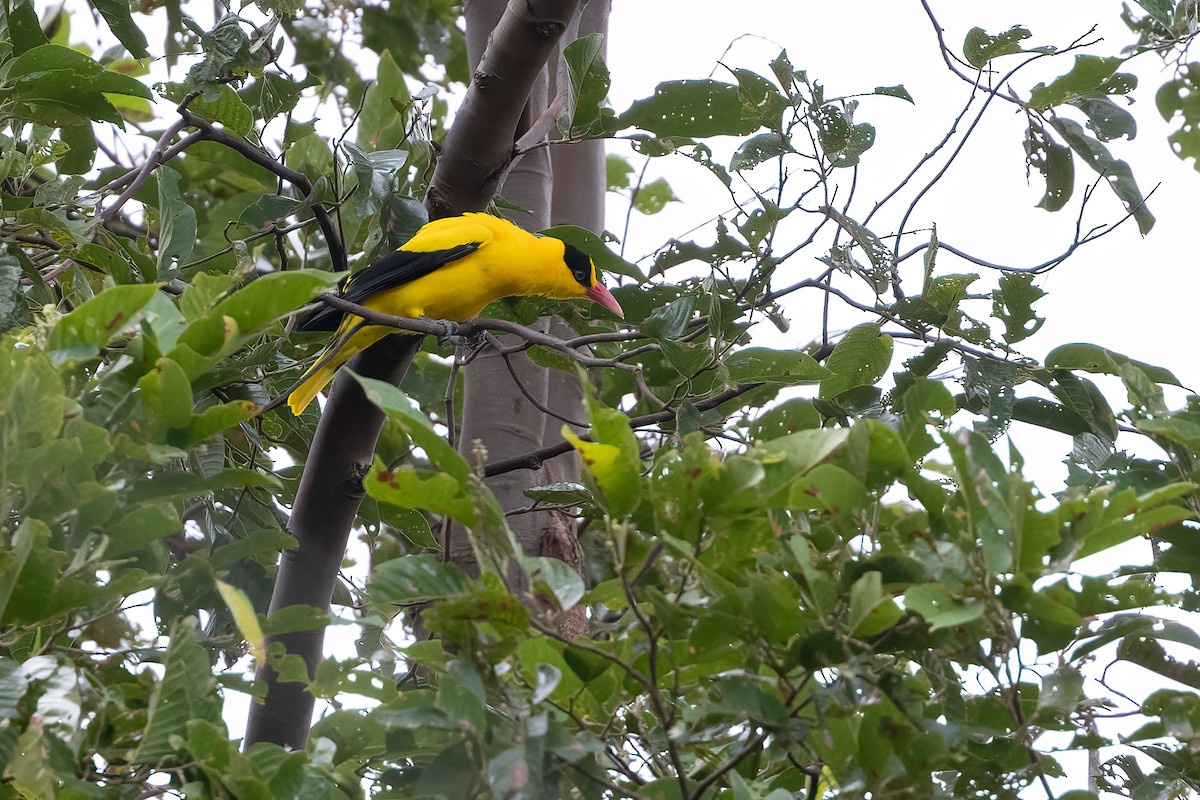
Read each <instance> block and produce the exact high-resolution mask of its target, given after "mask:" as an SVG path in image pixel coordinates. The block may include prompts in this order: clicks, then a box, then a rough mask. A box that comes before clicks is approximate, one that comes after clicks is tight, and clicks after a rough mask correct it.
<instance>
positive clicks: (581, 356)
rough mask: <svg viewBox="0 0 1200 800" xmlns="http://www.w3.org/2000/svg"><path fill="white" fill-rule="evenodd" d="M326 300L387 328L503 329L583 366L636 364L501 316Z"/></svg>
mask: <svg viewBox="0 0 1200 800" xmlns="http://www.w3.org/2000/svg"><path fill="white" fill-rule="evenodd" d="M320 299H321V300H324V301H325V303H326V304H327V305H329V306H331V307H333V308H336V309H338V310H340V311H345V312H348V313H350V314H354V315H355V316H358V317H361V318H362V319H364V320H365V321H366V322H368V323H369V324H371V325H383V326H385V327H388V328H396V329H397V330H401V331H411V332H413V333H421V334H425V335H427V336H437V337H440V338H451V337H461V338H464V339H469V338H471V337H472V336H474V335H476V334H479V333H482V332H484V331H503V332H504V333H511V334H514V335H516V336H519V337H521V338H522V339H524V340H525V341H527V342H530V343H532V344H537V345H541V346H543V347H548V348H550V349H552V350H557V351H558V352H560V353H562V354H564V355H566V356H568V357H569V358H571V359H572V360H574V361H577V362H578V363H580V364H582V365H583V366H585V367H616V368H617V369H624V370H626V371H629V372H632V371H634V370H636V369H637V367H635V366H632V365H629V364H622V363H621V362H619V361H617V360H616V359H611V358H596V357H595V356H592V355H589V354H587V353H582V352H580V351H579V350H576V349H575V348H573V347H570V346H568V345H567V344H566V343H565V342H564V341H563V340H562V339H559V338H558V337H557V336H552V335H551V334H548V333H543V332H542V331H538V330H534V329H533V328H530V327H528V326H525V325H521V324H518V323H516V322H509V321H508V320H503V319H488V318H486V317H476V318H475V319H469V320H467V321H465V322H451V321H449V320H432V319H428V318H425V317H422V318H420V319H414V318H412V317H397V316H394V315H392V314H383V313H381V312H378V311H373V310H372V309H369V308H367V307H366V306H360V305H358V304H357V303H351V302H349V301H347V300H344V299H343V298H341V297H338V296H337V295H336V294H332V293H329V294H323V295H321V297H320Z"/></svg>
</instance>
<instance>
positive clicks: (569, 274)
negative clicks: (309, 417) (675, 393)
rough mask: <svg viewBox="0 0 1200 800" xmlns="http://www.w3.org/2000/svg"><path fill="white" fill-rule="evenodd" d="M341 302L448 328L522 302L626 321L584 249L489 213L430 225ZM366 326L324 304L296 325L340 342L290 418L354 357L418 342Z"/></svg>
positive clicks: (342, 291)
mask: <svg viewBox="0 0 1200 800" xmlns="http://www.w3.org/2000/svg"><path fill="white" fill-rule="evenodd" d="M338 296H339V297H341V298H342V299H344V300H347V301H349V302H351V303H357V304H359V305H362V306H365V307H366V308H369V309H371V310H372V311H378V312H380V313H383V314H391V315H393V316H399V317H428V318H430V319H440V320H449V321H451V322H462V321H464V320H467V319H470V318H471V317H473V316H475V315H476V314H478V313H479V312H480V311H482V310H483V309H484V307H485V306H487V305H488V304H489V303H491V302H492V301H494V300H499V299H501V298H504V297H515V296H532V297H548V298H551V299H555V300H569V299H573V298H584V297H586V298H589V299H591V300H592V301H593V302H595V303H597V304H599V305H600V306H601V307H603V308H606V309H608V310H609V311H611V312H612V313H614V314H616V315H617V316H618V317H621V318H624V316H625V314H624V312H623V311H622V309H621V305H620V304H619V303H618V302H617V300H616V298H615V297H613V296H612V293H611V292H610V291H609V290H608V289H607V288H605V286H604V284H603V283H602V282H601V275H600V273H599V272H598V271H597V270H596V265H595V263H594V262H593V261H592V259H591V258H590V257H589V256H588V255H587V254H586V253H584V252H583V251H582V250H580V249H579V248H577V247H575V246H574V245H571V244H567V243H566V242H564V241H562V240H561V239H555V238H553V237H550V236H539V235H537V234H534V233H530V232H528V231H526V230H525V229H523V228H521V227H519V226H518V225H515V224H514V223H512V222H509V221H508V220H505V219H501V218H499V217H493V216H491V215H490V214H484V213H468V214H461V215H458V216H452V217H443V218H441V219H436V220H433V221H431V222H428V223H426V224H425V225H424V226H422V227H421V229H420V230H418V231H417V232H416V233H415V234H414V235H413V237H412V238H411V239H409V240H408V241H407V242H405V243H404V244H402V245H401V246H400V248H399V249H397V250H394V251H392V252H391V253H388V254H387V255H385V256H383V257H382V258H380V259H379V260H378V261H376V262H375V263H373V264H371V265H370V266H369V267H367V268H365V269H363V270H361V271H359V272H356V273H354V274H353V275H351V276H349V278H347V279H345V280H344V281H343V283H342V284H341V285H340V286H339V290H338ZM361 322H362V318H361V317H359V316H358V315H356V314H352V313H348V312H342V311H341V310H339V309H335V308H333V307H331V306H329V305H321V306H318V307H316V308H315V309H313V310H312V311H310V312H309V313H308V314H307V315H306V316H305V317H304V318H303V319H302V320H301V321H300V323H299V324H298V325H297V328H298V329H299V330H302V331H335V330H336V331H337V335H336V336H335V337H334V340H333V343H332V344H331V345H330V346H329V347H327V348H326V349H325V350H324V351H323V352H322V354H321V356H320V357H319V358H318V359H317V361H316V362H315V363H314V364H313V365H312V366H311V367H310V368H309V369H308V370H307V371H306V372H305V373H304V375H302V376H301V379H300V382H299V383H297V384H296V386H295V388H293V390H292V391H291V393H290V394H289V395H288V400H287V402H288V407H289V408H291V410H292V413H293V414H295V415H296V416H299V415H300V414H301V413H302V412H303V411H304V409H305V408H307V407H308V405H309V403H311V402H312V401H313V398H315V397H316V396H317V395H318V394H319V393H320V392H321V390H322V389H324V388H325V386H326V385H327V384H328V383H329V382H330V381H331V380H333V376H334V374H335V373H336V372H337V371H338V369H340V368H341V366H342V365H343V364H345V363H346V362H347V361H349V360H350V358H351V357H353V356H354V355H356V354H357V353H360V352H362V351H363V350H365V349H367V348H368V347H370V346H371V345H373V344H374V343H375V342H377V341H379V340H380V339H382V338H384V337H385V336H389V335H392V334H397V335H411V336H416V335H420V334H416V333H407V332H405V331H398V330H396V329H395V328H390V327H387V326H384V325H363V326H361V327H360V326H359V325H360V323H361Z"/></svg>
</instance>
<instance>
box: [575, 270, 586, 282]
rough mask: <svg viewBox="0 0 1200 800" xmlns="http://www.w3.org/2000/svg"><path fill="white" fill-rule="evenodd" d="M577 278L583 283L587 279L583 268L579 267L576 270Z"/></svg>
mask: <svg viewBox="0 0 1200 800" xmlns="http://www.w3.org/2000/svg"><path fill="white" fill-rule="evenodd" d="M575 280H577V281H579V282H580V283H583V282H584V281H585V280H587V275H586V274H585V273H584V271H583V270H581V269H577V270H575Z"/></svg>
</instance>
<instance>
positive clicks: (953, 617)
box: [904, 583, 986, 631]
mask: <svg viewBox="0 0 1200 800" xmlns="http://www.w3.org/2000/svg"><path fill="white" fill-rule="evenodd" d="M904 606H905V608H908V609H910V610H912V611H915V612H917V613H918V614H920V615H921V616H922V617H924V618H925V621H926V622H928V623H929V629H930V630H931V631H938V630H942V629H943V628H956V627H958V626H959V625H966V624H968V623H971V622H974V621H975V620H977V619H979V618H980V617H982V616H983V612H984V611H985V610H986V604H984V603H980V602H972V603H963V602H961V601H960V600H959V599H958V598H956V597H955V596H954V595H952V594H951V593H950V591H949V590H948V589H947V588H946V587H944V586H942V585H941V584H938V583H921V584H917V585H916V586H910V587H909V588H908V590H907V591H905V592H904Z"/></svg>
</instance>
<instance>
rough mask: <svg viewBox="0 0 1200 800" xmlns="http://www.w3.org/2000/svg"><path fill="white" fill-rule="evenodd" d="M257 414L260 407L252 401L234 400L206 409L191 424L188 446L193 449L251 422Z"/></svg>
mask: <svg viewBox="0 0 1200 800" xmlns="http://www.w3.org/2000/svg"><path fill="white" fill-rule="evenodd" d="M257 413H258V405H256V404H255V403H254V402H253V401H251V400H232V401H230V402H228V403H221V404H219V405H215V406H212V407H211V408H206V409H204V411H202V412H201V413H199V414H197V415H195V416H193V417H192V419H191V421H190V422H189V424H188V435H187V442H186V444H187V445H188V446H189V447H193V446H195V445H198V444H200V443H202V442H206V441H208V440H209V439H211V438H212V437H213V436H215V435H216V434H218V433H220V432H221V431H224V430H228V429H229V428H232V427H233V426H235V425H238V424H240V423H242V422H249V421H250V420H252V419H254V417H255V415H256V414H257Z"/></svg>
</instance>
